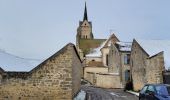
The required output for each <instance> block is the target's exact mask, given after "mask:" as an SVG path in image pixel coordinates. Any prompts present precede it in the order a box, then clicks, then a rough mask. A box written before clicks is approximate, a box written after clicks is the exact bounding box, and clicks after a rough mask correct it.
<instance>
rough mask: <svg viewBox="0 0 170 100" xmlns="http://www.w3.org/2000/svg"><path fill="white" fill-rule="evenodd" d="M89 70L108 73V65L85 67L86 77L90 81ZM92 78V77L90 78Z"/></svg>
mask: <svg viewBox="0 0 170 100" xmlns="http://www.w3.org/2000/svg"><path fill="white" fill-rule="evenodd" d="M89 72H91V73H107V72H108V68H107V67H85V68H84V79H86V80H87V81H89ZM90 80H91V79H90Z"/></svg>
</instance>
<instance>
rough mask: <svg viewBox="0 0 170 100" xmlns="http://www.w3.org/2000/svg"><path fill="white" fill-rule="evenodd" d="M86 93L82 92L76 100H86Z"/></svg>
mask: <svg viewBox="0 0 170 100" xmlns="http://www.w3.org/2000/svg"><path fill="white" fill-rule="evenodd" d="M85 97H86V92H85V91H83V90H81V91H80V92H79V93H78V95H77V96H76V97H75V98H74V100H85Z"/></svg>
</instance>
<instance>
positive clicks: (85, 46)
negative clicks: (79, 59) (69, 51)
mask: <svg viewBox="0 0 170 100" xmlns="http://www.w3.org/2000/svg"><path fill="white" fill-rule="evenodd" d="M104 41H106V39H80V42H79V43H80V44H79V47H80V49H81V50H82V51H83V52H84V53H85V54H88V53H89V52H90V50H92V49H94V48H98V47H99V46H100V45H101V44H102V43H103V42H104Z"/></svg>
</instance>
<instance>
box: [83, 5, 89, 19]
mask: <svg viewBox="0 0 170 100" xmlns="http://www.w3.org/2000/svg"><path fill="white" fill-rule="evenodd" d="M84 20H87V21H88V16H87V7H86V2H85V9H84V18H83V21H84Z"/></svg>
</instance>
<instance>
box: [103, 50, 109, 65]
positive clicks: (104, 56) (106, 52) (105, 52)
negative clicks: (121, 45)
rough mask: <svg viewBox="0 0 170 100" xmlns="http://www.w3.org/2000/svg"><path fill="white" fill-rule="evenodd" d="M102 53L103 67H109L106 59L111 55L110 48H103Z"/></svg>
mask: <svg viewBox="0 0 170 100" xmlns="http://www.w3.org/2000/svg"><path fill="white" fill-rule="evenodd" d="M101 52H102V62H103V65H104V66H108V65H107V61H106V59H107V55H108V54H109V48H102V49H101Z"/></svg>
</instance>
